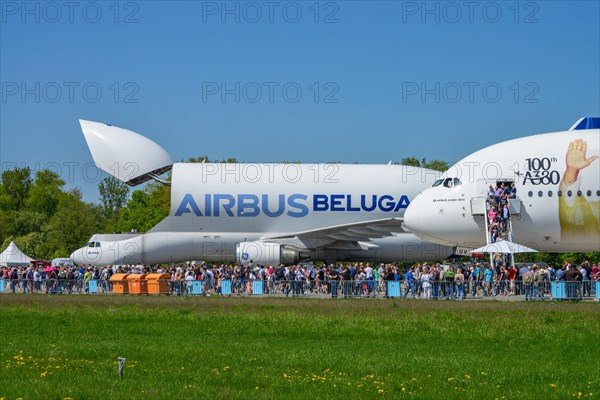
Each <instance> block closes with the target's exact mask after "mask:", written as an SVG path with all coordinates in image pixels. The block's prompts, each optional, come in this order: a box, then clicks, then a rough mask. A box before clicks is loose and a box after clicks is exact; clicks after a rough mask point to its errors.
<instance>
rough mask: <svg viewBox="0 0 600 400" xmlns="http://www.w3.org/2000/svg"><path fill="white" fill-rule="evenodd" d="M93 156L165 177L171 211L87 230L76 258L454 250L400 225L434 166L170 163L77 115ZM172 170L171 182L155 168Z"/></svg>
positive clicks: (296, 256) (128, 176)
mask: <svg viewBox="0 0 600 400" xmlns="http://www.w3.org/2000/svg"><path fill="white" fill-rule="evenodd" d="M80 123H81V127H82V130H83V133H84V136H85V139H86V141H87V144H88V147H89V148H90V151H91V153H92V156H93V158H94V161H95V162H96V164H97V165H98V166H99V167H100V168H101V169H103V170H104V171H106V172H108V173H109V174H111V175H113V176H115V177H117V178H118V179H120V180H121V181H123V182H125V183H127V184H128V185H130V186H136V185H139V184H141V183H143V182H146V181H148V180H150V179H155V180H157V181H159V182H162V183H163V184H168V185H170V186H171V211H170V214H169V215H168V216H167V217H166V218H165V219H164V220H162V221H161V222H160V223H158V224H157V225H156V226H155V227H153V228H152V229H151V230H150V231H149V232H147V233H143V234H142V233H132V234H116V235H115V234H113V235H104V234H97V235H94V236H93V237H92V238H91V239H90V242H89V243H88V244H87V245H86V246H84V247H83V248H80V249H78V250H76V251H75V252H74V253H73V254H72V255H71V257H72V258H73V260H74V261H75V262H76V263H77V264H80V265H81V264H90V265H107V264H118V263H123V264H137V263H143V264H156V263H170V262H179V261H185V260H210V261H221V262H223V261H230V262H237V263H239V264H242V265H243V264H248V263H260V264H280V263H286V264H288V263H295V262H298V261H301V260H322V261H326V262H333V261H343V260H376V261H382V262H391V261H398V260H407V261H410V260H425V259H429V260H431V259H443V258H446V257H448V256H450V255H451V254H452V253H453V249H452V248H450V247H447V246H440V245H437V244H433V243H428V242H426V241H424V240H422V239H419V238H418V237H416V236H415V235H413V234H412V233H410V232H408V231H407V230H406V229H404V228H403V227H402V221H403V215H404V211H405V210H406V208H407V207H408V205H409V204H410V201H411V199H412V198H413V197H414V196H415V195H416V194H417V193H418V192H419V191H421V190H422V189H423V188H425V187H427V186H431V184H432V183H433V182H434V181H436V180H437V179H438V178H439V175H440V173H438V172H436V171H432V170H426V169H421V168H416V167H408V166H401V165H355V164H286V163H281V164H266V163H256V164H253V163H247V164H241V163H240V164H226V163H173V162H172V161H171V158H170V156H169V155H168V154H167V152H166V151H165V150H164V149H163V148H162V147H160V146H159V145H158V144H156V143H155V142H153V141H151V140H150V139H148V138H146V137H144V136H141V135H139V134H137V133H135V132H132V131H129V130H126V129H121V128H118V127H115V126H111V125H108V124H104V123H98V122H91V121H84V120H81V121H80ZM168 171H171V180H170V182H167V181H165V180H164V179H162V178H161V175H162V174H164V173H166V172H168Z"/></svg>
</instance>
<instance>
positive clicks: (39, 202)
mask: <svg viewBox="0 0 600 400" xmlns="http://www.w3.org/2000/svg"><path fill="white" fill-rule="evenodd" d="M64 184H65V181H63V180H62V179H61V178H60V176H59V175H58V174H57V173H56V172H54V171H50V170H47V169H45V170H42V171H39V172H37V173H36V174H35V182H34V183H33V185H32V186H31V189H30V190H29V196H28V197H27V200H26V202H25V203H26V204H27V208H28V209H29V210H30V211H34V212H37V213H40V214H43V215H45V216H46V217H47V218H50V217H52V215H54V213H55V212H56V208H57V207H58V198H59V196H60V194H61V193H62V189H61V188H62V187H63V186H64Z"/></svg>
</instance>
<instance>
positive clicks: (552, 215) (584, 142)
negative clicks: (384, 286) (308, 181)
mask: <svg viewBox="0 0 600 400" xmlns="http://www.w3.org/2000/svg"><path fill="white" fill-rule="evenodd" d="M599 128H600V118H598V117H586V118H581V119H580V120H579V121H577V122H576V123H575V124H574V125H573V126H572V127H571V128H570V129H569V130H568V131H563V132H554V133H546V134H540V135H533V136H527V137H523V138H518V139H514V140H509V141H506V142H502V143H498V144H495V145H492V146H489V147H486V148H484V149H482V150H479V151H477V152H475V153H473V154H471V155H469V156H467V157H465V158H464V159H462V160H461V161H459V162H458V163H457V164H456V165H454V166H452V167H451V168H450V169H449V170H448V171H446V172H445V173H444V174H443V175H442V177H441V178H440V179H439V180H437V181H436V182H434V183H433V185H432V187H431V188H428V189H426V190H424V191H423V192H422V193H421V194H419V195H418V196H417V197H416V198H415V199H414V200H413V201H412V202H411V204H410V206H409V207H408V210H407V211H406V214H405V215H404V221H405V226H406V227H407V228H408V229H409V230H410V231H411V232H413V233H415V234H416V235H418V236H419V237H421V238H422V239H425V240H430V241H432V242H435V243H438V244H443V245H447V246H458V249H457V251H459V252H461V251H462V252H464V251H465V250H464V249H468V248H471V249H473V248H475V247H479V246H481V245H484V244H486V242H489V234H488V233H487V232H488V228H487V227H488V223H489V218H488V217H489V211H488V209H487V207H488V206H487V205H486V198H487V197H488V193H489V192H490V190H495V189H496V187H497V186H504V187H506V186H511V187H512V186H514V189H516V196H513V197H514V198H509V199H508V200H509V201H508V207H509V211H510V214H512V216H511V217H510V226H509V230H510V236H511V237H512V239H513V241H516V242H518V243H520V244H523V245H526V246H528V247H532V248H534V249H536V250H538V251H545V252H596V251H600V161H599V160H598V158H599V155H600V129H599ZM490 187H491V188H490Z"/></svg>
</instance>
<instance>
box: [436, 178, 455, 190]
mask: <svg viewBox="0 0 600 400" xmlns="http://www.w3.org/2000/svg"><path fill="white" fill-rule="evenodd" d="M440 185H443V186H444V187H446V188H448V189H452V188H455V187H458V186H460V185H462V182H461V181H460V179H458V178H445V179H438V180H437V181H435V182H434V183H433V186H432V187H436V186H440Z"/></svg>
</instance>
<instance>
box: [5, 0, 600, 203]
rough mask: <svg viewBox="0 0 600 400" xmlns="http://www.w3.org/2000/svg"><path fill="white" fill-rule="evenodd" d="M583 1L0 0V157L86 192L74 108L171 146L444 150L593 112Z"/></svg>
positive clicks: (269, 151) (393, 154)
mask: <svg viewBox="0 0 600 400" xmlns="http://www.w3.org/2000/svg"><path fill="white" fill-rule="evenodd" d="M599 4H600V3H599V2H598V1H580V2H576V1H569V2H567V1H565V2H562V1H533V2H514V1H509V2H493V1H492V2H485V1H474V2H463V1H459V2H427V3H425V2H421V1H418V2H412V1H398V2H394V1H368V2H367V1H334V2H313V1H309V2H286V1H258V2H226V3H224V2H221V1H218V2H193V1H183V2H162V1H144V2H120V3H115V2H112V1H111V2H85V1H78V2H71V3H69V2H66V3H65V2H62V1H59V2H36V1H30V2H21V1H17V2H13V1H4V0H2V1H0V5H1V7H2V8H1V30H0V81H1V83H2V87H1V99H0V107H1V109H0V161H1V164H2V168H3V169H6V168H11V167H12V166H14V165H29V166H30V167H31V168H32V169H37V168H40V167H44V166H46V167H51V168H54V169H55V170H56V169H59V171H60V172H61V175H62V176H63V179H65V180H66V181H67V182H68V185H67V187H80V188H81V189H82V190H83V193H84V198H85V199H86V200H87V201H97V198H98V192H97V183H98V181H99V179H101V178H102V176H99V175H97V174H96V172H95V171H94V170H93V169H92V168H87V166H88V165H89V163H91V162H92V158H91V155H90V153H89V151H88V149H87V146H86V144H85V140H84V138H83V135H82V133H81V130H80V128H79V125H78V119H79V118H84V119H90V120H96V121H101V122H108V123H111V124H114V125H118V126H121V127H124V128H128V129H131V130H134V131H137V132H139V133H141V134H143V135H146V136H148V137H150V138H151V139H153V140H155V141H156V142H158V143H159V144H160V145H162V146H163V147H164V148H165V149H166V150H167V151H168V152H169V153H170V154H171V156H172V158H173V159H174V160H184V159H187V158H189V157H192V156H200V155H207V156H209V157H210V158H219V159H220V158H226V157H236V158H237V159H239V160H241V161H262V162H270V161H273V162H277V161H283V160H287V161H296V160H299V161H302V162H328V161H342V162H350V163H351V162H360V163H387V162H388V161H390V160H394V161H398V160H400V159H401V158H402V157H406V156H417V157H419V158H422V157H426V158H427V159H443V160H447V161H457V160H459V159H461V158H462V157H464V156H466V155H468V154H469V153H471V152H473V151H475V150H477V149H479V148H481V147H484V146H487V145H490V144H493V143H496V142H498V141H502V140H507V139H511V138H515V137H519V136H524V135H528V134H533V133H542V132H550V131H558V130H564V129H567V128H569V127H570V126H571V125H572V124H573V123H574V122H575V121H576V120H577V119H578V118H580V117H582V116H587V115H600V81H599V79H600V61H599V59H600V29H599V28H600V7H599Z"/></svg>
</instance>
